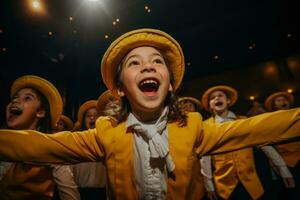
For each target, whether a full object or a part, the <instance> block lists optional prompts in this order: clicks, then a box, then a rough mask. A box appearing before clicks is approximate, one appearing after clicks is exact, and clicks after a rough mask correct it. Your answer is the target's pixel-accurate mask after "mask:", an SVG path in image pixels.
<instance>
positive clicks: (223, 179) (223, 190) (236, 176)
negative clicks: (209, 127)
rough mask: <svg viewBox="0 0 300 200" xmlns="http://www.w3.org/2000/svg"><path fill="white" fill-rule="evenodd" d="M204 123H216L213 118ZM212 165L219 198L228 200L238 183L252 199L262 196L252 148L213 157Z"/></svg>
mask: <svg viewBox="0 0 300 200" xmlns="http://www.w3.org/2000/svg"><path fill="white" fill-rule="evenodd" d="M239 118H240V117H239ZM206 122H207V123H212V124H214V123H216V122H215V119H214V118H213V117H211V118H209V119H208V120H206ZM212 163H213V166H214V171H213V177H214V183H215V186H216V189H217V192H218V194H219V196H220V197H222V198H223V199H229V197H230V195H231V193H232V192H233V191H234V189H235V187H236V186H237V184H238V183H239V181H240V182H241V183H242V185H243V186H244V187H245V189H246V190H247V191H248V193H249V194H250V196H251V197H252V199H258V198H259V197H260V196H261V195H263V193H264V189H263V186H262V184H261V182H260V180H259V178H258V175H257V173H256V167H255V163H254V156H253V151H252V148H245V149H241V150H237V151H233V152H229V153H225V154H218V155H214V156H212Z"/></svg>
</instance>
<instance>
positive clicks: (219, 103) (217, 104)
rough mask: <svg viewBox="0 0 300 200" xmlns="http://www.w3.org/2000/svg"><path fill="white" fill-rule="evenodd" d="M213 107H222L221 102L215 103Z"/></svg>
mask: <svg viewBox="0 0 300 200" xmlns="http://www.w3.org/2000/svg"><path fill="white" fill-rule="evenodd" d="M215 105H216V106H222V105H223V102H217V103H216V104H215Z"/></svg>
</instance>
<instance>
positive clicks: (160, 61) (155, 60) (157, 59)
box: [153, 58, 164, 64]
mask: <svg viewBox="0 0 300 200" xmlns="http://www.w3.org/2000/svg"><path fill="white" fill-rule="evenodd" d="M153 62H154V63H158V64H163V63H164V61H163V59H161V58H155V59H154V60H153Z"/></svg>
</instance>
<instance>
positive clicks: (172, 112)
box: [105, 51, 187, 126]
mask: <svg viewBox="0 0 300 200" xmlns="http://www.w3.org/2000/svg"><path fill="white" fill-rule="evenodd" d="M160 53H161V55H162V56H163V55H164V54H163V53H162V52H161V51H160ZM163 59H164V61H165V63H166V66H167V68H168V71H169V74H170V82H171V84H172V85H173V83H174V77H173V74H172V72H171V70H170V68H169V66H170V64H169V63H170V62H169V61H168V60H167V59H166V58H165V57H164V56H163ZM122 65H123V60H122V61H121V62H120V64H119V65H118V67H117V71H116V74H115V77H114V85H116V88H120V87H121V86H122V81H121V73H122ZM116 88H115V89H116ZM164 104H165V106H167V107H168V108H169V113H168V122H178V124H179V126H185V125H186V119H187V115H186V114H185V113H183V112H181V111H180V109H179V104H178V101H177V97H176V95H175V93H174V92H170V91H169V92H168V95H167V97H166V99H165V102H164ZM130 112H131V107H130V104H129V101H128V99H127V98H126V96H124V97H121V99H120V101H119V102H118V105H117V104H116V102H111V103H109V104H108V105H107V107H106V110H105V114H106V115H107V116H110V117H111V118H113V119H114V120H115V121H116V122H117V123H121V122H123V121H125V120H126V119H127V116H128V114H129V113H130Z"/></svg>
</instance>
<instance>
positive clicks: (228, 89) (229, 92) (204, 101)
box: [201, 85, 238, 111]
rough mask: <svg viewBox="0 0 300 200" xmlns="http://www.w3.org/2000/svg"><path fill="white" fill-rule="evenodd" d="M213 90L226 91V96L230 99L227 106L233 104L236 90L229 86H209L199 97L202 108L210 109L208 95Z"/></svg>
mask: <svg viewBox="0 0 300 200" xmlns="http://www.w3.org/2000/svg"><path fill="white" fill-rule="evenodd" d="M214 91H223V92H225V93H226V95H227V97H228V98H229V99H230V101H231V102H230V104H229V107H230V106H232V105H234V104H235V102H236V101H237V99H238V92H237V91H236V90H235V89H234V88H232V87H230V86H226V85H218V86H214V87H211V88H209V89H208V90H206V91H205V92H204V94H203V95H202V99H201V102H202V105H203V107H204V109H205V110H207V111H210V108H209V97H210V95H211V93H212V92H214Z"/></svg>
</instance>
